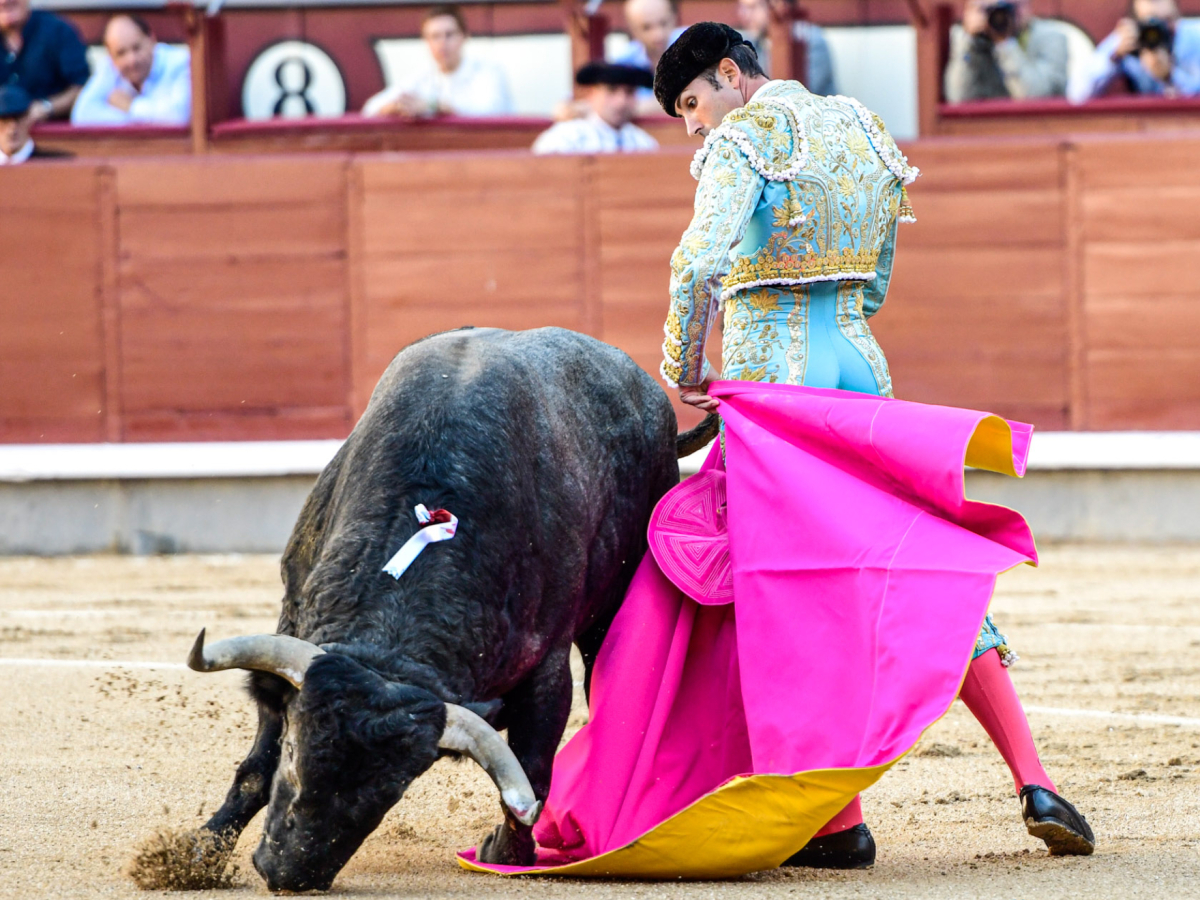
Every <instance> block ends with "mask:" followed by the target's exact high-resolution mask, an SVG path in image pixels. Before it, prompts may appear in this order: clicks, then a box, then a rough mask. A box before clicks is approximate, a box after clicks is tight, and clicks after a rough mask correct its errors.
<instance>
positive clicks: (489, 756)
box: [438, 703, 542, 825]
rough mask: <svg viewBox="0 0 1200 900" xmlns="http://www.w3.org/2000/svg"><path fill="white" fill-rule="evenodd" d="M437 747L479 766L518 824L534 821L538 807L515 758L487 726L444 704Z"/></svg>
mask: <svg viewBox="0 0 1200 900" xmlns="http://www.w3.org/2000/svg"><path fill="white" fill-rule="evenodd" d="M438 746H439V747H441V748H442V749H443V750H456V751H458V752H459V753H465V754H466V755H467V756H469V757H471V759H473V760H475V762H477V763H479V765H481V766H482V767H483V770H484V771H485V772H487V773H488V775H490V776H491V778H492V781H494V782H496V787H498V788H500V798H501V799H502V800H503V801H504V805H505V806H507V807H508V808H509V809H510V810H512V814H513V815H514V816H516V817H517V819H518V821H520V822H523V823H525V824H526V825H532V824H533V823H534V822H536V821H537V819H538V815H540V814H541V811H542V804H541V803H540V802H538V799H537V797H536V796H535V795H534V793H533V786H532V785H530V783H529V779H528V778H527V777H526V776H525V770H524V769H522V768H521V764H520V763H519V762H517V758H516V756H514V755H513V752H512V750H511V749H510V748H509V746H508V744H506V743H505V742H504V738H502V737H500V734H499V733H498V732H497V731H496V729H494V728H493V727H492V726H491V725H489V724H488V723H487V722H485V721H484V720H483V719H481V718H480V717H479V716H477V715H475V713H473V712H471V711H470V710H469V709H466V708H465V707H462V706H455V705H454V704H453V703H447V704H446V730H445V731H443V732H442V739H441V741H440V742H439V743H438Z"/></svg>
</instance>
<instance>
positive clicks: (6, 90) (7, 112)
mask: <svg viewBox="0 0 1200 900" xmlns="http://www.w3.org/2000/svg"><path fill="white" fill-rule="evenodd" d="M32 103H33V100H31V99H30V97H29V92H28V91H26V90H25V88H23V87H21V86H20V85H16V84H6V85H4V86H3V87H0V119H19V118H20V117H21V116H23V115H25V113H27V112H29V107H30V106H31V105H32Z"/></svg>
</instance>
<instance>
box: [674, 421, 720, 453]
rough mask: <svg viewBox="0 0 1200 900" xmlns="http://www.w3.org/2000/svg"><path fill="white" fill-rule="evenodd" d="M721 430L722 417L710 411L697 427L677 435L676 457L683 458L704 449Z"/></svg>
mask: <svg viewBox="0 0 1200 900" xmlns="http://www.w3.org/2000/svg"><path fill="white" fill-rule="evenodd" d="M720 430H721V419H720V417H719V416H718V415H717V414H716V413H709V414H708V415H707V416H705V417H704V421H703V422H701V423H700V424H699V425H697V426H696V427H695V428H692V429H691V430H689V431H684V432H682V433H681V434H679V435H677V436H676V438H675V458H676V459H683V458H684V457H685V456H691V455H692V454H693V453H695V452H696V451H697V450H703V449H704V448H705V446H707V445H708V444H709V443H710V442H711V441H712V440H713V438H715V437H716V436H717V432H718V431H720Z"/></svg>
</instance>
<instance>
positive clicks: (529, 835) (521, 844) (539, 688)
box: [479, 643, 571, 866]
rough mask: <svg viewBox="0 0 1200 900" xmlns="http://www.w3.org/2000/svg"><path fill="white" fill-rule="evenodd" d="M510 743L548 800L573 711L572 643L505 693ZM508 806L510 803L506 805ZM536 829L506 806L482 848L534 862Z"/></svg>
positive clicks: (504, 859)
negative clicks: (557, 756)
mask: <svg viewBox="0 0 1200 900" xmlns="http://www.w3.org/2000/svg"><path fill="white" fill-rule="evenodd" d="M504 708H505V711H506V714H507V715H506V722H507V724H508V745H509V746H510V747H511V748H512V751H513V754H514V755H515V756H516V757H517V761H518V762H520V764H521V767H522V768H523V769H524V770H525V774H526V775H527V776H528V777H529V783H530V785H531V786H532V787H533V792H534V794H535V795H536V796H537V798H538V800H540V801H541V802H542V803H543V804H544V803H545V802H546V797H547V796H548V795H549V793H550V771H551V768H552V766H553V764H554V754H555V753H556V752H557V750H558V742H559V741H560V740H561V739H562V734H563V731H564V730H565V729H566V727H567V718H568V717H569V716H570V714H571V645H570V643H564V644H563V645H562V646H561V647H558V648H556V649H554V650H552V651H551V652H550V653H548V654H547V655H546V658H545V659H544V660H542V663H541V665H539V666H538V667H537V668H536V669H535V670H534V671H533V672H532V673H531V674H530V676H529V677H528V678H527V679H525V681H523V682H521V684H519V685H518V686H517V687H516V688H514V689H513V690H512V691H510V692H509V693H508V694H507V695H505V697H504ZM501 807H502V808H504V805H503V804H501ZM536 857H537V853H536V845H535V844H534V840H533V828H532V827H531V826H529V825H522V824H521V823H520V822H518V821H517V820H516V819H515V818H514V817H513V815H512V813H510V812H509V811H508V809H507V808H504V822H503V823H502V824H500V825H497V826H496V830H495V831H493V832H492V833H491V834H490V835H488V836H487V837H486V838H485V839H484V841H483V843H482V844H481V845H480V847H479V858H480V860H481V861H483V862H487V863H497V864H500V865H510V866H528V865H532V864H533V863H534V862H535V861H536Z"/></svg>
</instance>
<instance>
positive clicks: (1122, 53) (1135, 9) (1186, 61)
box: [1067, 0, 1200, 103]
mask: <svg viewBox="0 0 1200 900" xmlns="http://www.w3.org/2000/svg"><path fill="white" fill-rule="evenodd" d="M1131 11H1132V14H1133V15H1132V17H1127V18H1124V19H1122V20H1121V21H1120V22H1118V23H1117V27H1116V30H1115V31H1113V33H1112V34H1110V35H1109V36H1108V37H1107V38H1105V39H1104V40H1103V41H1101V42H1100V45H1099V46H1098V47H1096V52H1095V53H1094V54H1093V55H1092V58H1091V60H1090V61H1089V63H1088V66H1087V68H1086V69H1085V70H1084V71H1082V72H1081V73H1080V74H1079V75H1078V77H1076V78H1074V79H1072V81H1071V85H1070V88H1069V90H1068V92H1067V96H1069V97H1070V98H1071V100H1072V101H1074V102H1075V103H1083V102H1084V101H1086V100H1091V99H1092V98H1093V97H1100V96H1102V95H1103V94H1104V93H1105V92H1106V91H1107V90H1108V89H1109V87H1110V86H1111V85H1112V84H1113V82H1115V81H1117V79H1119V78H1124V80H1125V83H1126V85H1127V86H1128V88H1129V89H1130V90H1131V91H1133V92H1134V93H1135V94H1148V95H1156V96H1160V97H1190V96H1195V95H1197V94H1200V23H1198V22H1194V21H1187V20H1183V21H1181V20H1180V18H1179V7H1178V6H1176V4H1175V0H1133V4H1132V10H1131Z"/></svg>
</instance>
